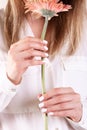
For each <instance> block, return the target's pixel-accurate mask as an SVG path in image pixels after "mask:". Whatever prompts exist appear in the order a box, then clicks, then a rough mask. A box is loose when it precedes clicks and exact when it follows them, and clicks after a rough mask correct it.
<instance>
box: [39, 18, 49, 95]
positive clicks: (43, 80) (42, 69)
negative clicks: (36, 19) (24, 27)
mask: <svg viewBox="0 0 87 130" xmlns="http://www.w3.org/2000/svg"><path fill="white" fill-rule="evenodd" d="M47 26H48V17H45V23H44V27H43V31H42V35H41V39H42V40H44V39H45V35H46V31H47ZM42 59H43V58H42ZM41 77H42V94H45V93H46V88H45V66H44V65H42V67H41Z"/></svg>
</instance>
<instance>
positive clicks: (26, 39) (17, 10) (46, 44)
mask: <svg viewBox="0 0 87 130" xmlns="http://www.w3.org/2000/svg"><path fill="white" fill-rule="evenodd" d="M63 2H64V3H65V4H70V5H71V6H72V10H70V11H69V12H68V13H66V12H65V13H61V14H60V15H59V16H58V17H54V18H52V20H51V21H50V22H49V25H48V30H47V35H46V40H44V41H42V40H41V39H40V36H41V32H42V28H43V25H44V18H42V17H41V18H39V19H36V18H35V16H34V15H32V14H31V13H30V12H29V13H27V14H26V15H25V13H24V12H25V10H24V6H25V4H26V0H8V3H7V7H6V9H5V11H3V10H1V11H0V130H19V129H21V130H24V129H25V130H36V129H37V130H44V125H43V118H42V113H47V114H48V118H49V119H48V121H49V126H48V127H49V130H87V87H86V86H87V79H86V78H87V49H86V42H87V41H86V40H87V39H86V29H85V25H86V19H85V16H86V14H85V13H86V7H85V6H86V1H85V0H63ZM40 57H43V58H45V59H48V58H49V64H48V63H47V62H45V61H42V60H41V58H40ZM42 64H45V66H46V67H45V68H46V69H45V77H46V79H45V82H46V89H47V93H46V94H44V95H40V94H41V65H42ZM38 95H39V96H38Z"/></svg>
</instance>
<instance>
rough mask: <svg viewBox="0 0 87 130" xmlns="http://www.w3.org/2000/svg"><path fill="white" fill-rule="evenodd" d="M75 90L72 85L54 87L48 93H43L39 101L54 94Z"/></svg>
mask: <svg viewBox="0 0 87 130" xmlns="http://www.w3.org/2000/svg"><path fill="white" fill-rule="evenodd" d="M73 92H74V91H73V89H72V88H70V87H67V88H63V87H61V88H53V89H52V90H50V91H48V92H47V93H46V94H43V95H42V96H41V97H40V98H39V101H43V100H48V99H50V98H52V97H53V96H57V95H60V94H68V93H73Z"/></svg>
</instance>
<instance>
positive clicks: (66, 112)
mask: <svg viewBox="0 0 87 130" xmlns="http://www.w3.org/2000/svg"><path fill="white" fill-rule="evenodd" d="M48 115H49V116H58V117H65V118H69V119H71V120H73V121H75V122H78V121H80V119H81V115H82V112H81V110H80V109H79V110H76V109H71V110H64V111H54V112H49V113H48ZM77 115H78V116H77Z"/></svg>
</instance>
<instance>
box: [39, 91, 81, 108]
mask: <svg viewBox="0 0 87 130" xmlns="http://www.w3.org/2000/svg"><path fill="white" fill-rule="evenodd" d="M70 101H71V102H80V96H79V94H77V93H70V94H60V95H58V96H54V97H53V98H50V99H48V100H45V101H43V102H41V103H40V104H39V107H48V106H52V105H56V104H60V103H65V102H70Z"/></svg>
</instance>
